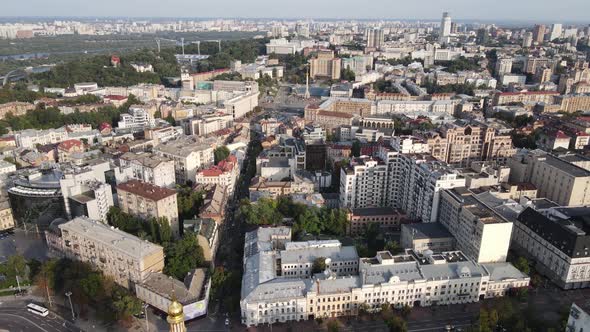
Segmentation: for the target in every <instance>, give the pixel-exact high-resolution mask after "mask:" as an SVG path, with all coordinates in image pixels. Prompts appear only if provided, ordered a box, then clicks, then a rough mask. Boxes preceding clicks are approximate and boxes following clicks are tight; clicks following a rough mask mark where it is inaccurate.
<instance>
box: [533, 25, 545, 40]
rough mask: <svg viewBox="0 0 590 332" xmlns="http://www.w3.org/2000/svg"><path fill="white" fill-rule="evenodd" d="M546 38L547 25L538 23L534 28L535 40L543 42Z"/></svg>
mask: <svg viewBox="0 0 590 332" xmlns="http://www.w3.org/2000/svg"><path fill="white" fill-rule="evenodd" d="M544 39H545V25H543V24H537V25H535V28H534V29H533V41H534V42H535V43H537V44H543V40H544Z"/></svg>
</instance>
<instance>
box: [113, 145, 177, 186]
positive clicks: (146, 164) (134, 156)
mask: <svg viewBox="0 0 590 332" xmlns="http://www.w3.org/2000/svg"><path fill="white" fill-rule="evenodd" d="M115 177H116V178H117V183H121V182H126V181H127V180H129V179H136V180H140V181H143V182H148V183H151V184H153V185H155V186H159V187H168V188H170V187H174V185H175V184H176V177H175V172H174V161H173V160H172V159H169V158H167V157H164V156H161V155H157V154H153V153H148V152H139V153H133V152H127V153H125V154H123V155H122V156H121V157H120V158H119V168H117V169H115Z"/></svg>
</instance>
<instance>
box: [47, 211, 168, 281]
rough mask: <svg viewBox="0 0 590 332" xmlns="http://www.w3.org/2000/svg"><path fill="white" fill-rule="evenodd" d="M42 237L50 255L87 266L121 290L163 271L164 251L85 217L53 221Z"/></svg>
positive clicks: (157, 246)
mask: <svg viewBox="0 0 590 332" xmlns="http://www.w3.org/2000/svg"><path fill="white" fill-rule="evenodd" d="M45 236H46V241H47V246H48V247H49V250H50V253H52V254H54V255H57V256H61V257H66V258H69V259H72V260H77V261H82V262H85V263H88V264H90V265H92V266H93V267H94V268H96V269H97V270H99V271H101V272H102V273H104V275H106V276H109V277H111V278H113V280H114V281H115V282H116V283H117V284H119V285H121V286H123V287H125V288H133V285H134V284H136V283H140V282H142V281H143V280H145V279H146V278H147V277H148V275H149V274H150V273H152V272H162V270H163V269H164V248H162V247H161V246H159V245H156V244H153V243H150V242H147V241H144V240H142V239H140V238H138V237H135V236H133V235H131V234H128V233H125V232H123V231H121V230H119V229H116V228H113V227H110V226H108V225H106V224H104V223H102V222H99V221H95V220H92V219H88V218H86V217H78V218H75V219H73V220H70V221H65V220H63V219H56V220H55V221H53V222H52V223H51V225H50V226H49V229H48V230H47V231H46V232H45Z"/></svg>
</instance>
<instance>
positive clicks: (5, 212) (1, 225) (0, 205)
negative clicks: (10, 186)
mask: <svg viewBox="0 0 590 332" xmlns="http://www.w3.org/2000/svg"><path fill="white" fill-rule="evenodd" d="M0 199H1V201H0V231H4V230H7V229H13V228H14V227H15V226H16V224H15V223H14V218H13V217H12V208H11V207H10V203H9V202H8V200H7V199H6V197H2V198H0Z"/></svg>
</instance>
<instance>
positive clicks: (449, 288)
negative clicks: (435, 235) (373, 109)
mask: <svg viewBox="0 0 590 332" xmlns="http://www.w3.org/2000/svg"><path fill="white" fill-rule="evenodd" d="M290 235H291V234H290V230H289V228H286V227H280V228H259V229H258V230H257V231H253V232H249V233H246V241H245V245H244V274H243V278H242V293H241V301H240V307H241V313H242V323H243V324H244V325H246V326H248V327H250V326H256V325H262V324H273V323H277V322H288V321H301V320H308V319H315V318H328V317H337V316H349V315H355V314H358V312H359V309H360V308H361V307H366V308H368V310H370V311H379V310H381V306H382V304H384V303H390V304H392V305H393V306H394V307H396V308H400V307H402V306H404V305H408V306H431V305H438V304H460V303H472V302H478V301H479V300H481V299H484V298H491V297H496V296H503V295H505V294H506V293H507V291H508V290H509V289H511V288H517V287H526V286H528V284H529V277H528V276H526V275H524V274H522V273H521V272H520V271H518V270H517V269H516V268H514V267H513V266H512V265H510V264H508V263H494V264H483V265H482V264H477V263H474V262H472V261H470V260H468V259H467V257H465V255H464V254H463V253H461V252H458V251H455V252H444V253H441V254H437V255H422V254H418V253H415V252H413V251H412V250H408V251H406V253H404V254H402V255H398V256H393V255H391V254H390V253H389V252H387V251H382V252H378V253H377V256H376V257H373V258H358V261H357V263H356V264H354V263H353V260H352V259H353V257H354V256H355V255H356V251H355V252H354V253H353V252H352V250H353V249H354V248H352V249H348V247H344V246H341V245H340V244H339V242H338V241H317V242H312V243H309V242H303V243H301V242H291V241H290ZM338 249H340V253H338ZM349 250H350V251H351V252H350V253H347V252H348V251H349ZM299 252H301V254H299ZM321 255H324V256H330V257H324V256H321ZM283 257H289V259H291V258H292V257H294V259H295V260H296V261H295V262H291V261H290V260H289V262H288V263H287V264H286V265H288V266H294V265H297V267H293V268H287V269H285V268H284V267H283V266H282V265H284V262H283V261H282V258H283ZM319 257H321V258H323V259H325V262H326V263H327V264H326V270H325V271H323V272H321V273H316V274H311V275H310V273H309V266H311V265H312V264H313V262H314V260H315V259H317V258H319ZM334 258H336V259H337V261H335V259H334ZM278 262H281V267H280V268H279V266H278V265H277V264H278ZM335 263H337V264H335ZM347 263H348V264H347ZM284 272H290V273H289V274H287V275H285V274H284ZM291 272H293V273H291Z"/></svg>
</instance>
